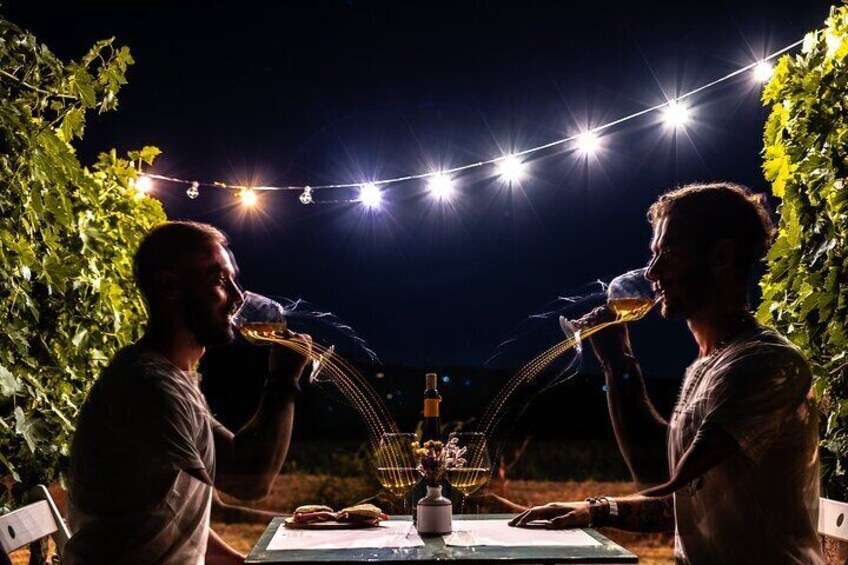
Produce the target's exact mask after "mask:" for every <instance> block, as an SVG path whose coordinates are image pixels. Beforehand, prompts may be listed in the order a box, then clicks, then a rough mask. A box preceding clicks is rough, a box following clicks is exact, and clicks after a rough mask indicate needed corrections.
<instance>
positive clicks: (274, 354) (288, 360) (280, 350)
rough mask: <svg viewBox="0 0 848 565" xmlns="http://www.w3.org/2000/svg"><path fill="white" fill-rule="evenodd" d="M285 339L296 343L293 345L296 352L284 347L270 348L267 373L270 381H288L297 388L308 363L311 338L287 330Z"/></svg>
mask: <svg viewBox="0 0 848 565" xmlns="http://www.w3.org/2000/svg"><path fill="white" fill-rule="evenodd" d="M286 338H287V339H291V340H292V341H294V342H296V343H295V344H294V345H295V347H296V348H297V349H298V351H295V350H294V349H291V348H289V347H284V346H276V347H272V348H271V353H270V354H269V356H268V371H269V372H270V373H271V378H272V379H274V380H278V379H280V380H281V379H290V380H291V383H292V384H293V385H295V386H297V383H298V381H299V380H300V376H301V375H302V374H303V369H304V367H306V364H307V363H308V362H309V353H310V352H311V351H312V338H311V337H310V336H309V335H307V334H298V333H294V332H292V331H289V330H286ZM301 350H302V351H301Z"/></svg>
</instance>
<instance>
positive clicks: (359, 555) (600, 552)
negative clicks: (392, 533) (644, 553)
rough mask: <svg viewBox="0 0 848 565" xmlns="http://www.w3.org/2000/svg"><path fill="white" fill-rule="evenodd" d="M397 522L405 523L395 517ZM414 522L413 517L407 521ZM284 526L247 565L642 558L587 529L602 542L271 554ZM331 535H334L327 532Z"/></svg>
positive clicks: (276, 523)
mask: <svg viewBox="0 0 848 565" xmlns="http://www.w3.org/2000/svg"><path fill="white" fill-rule="evenodd" d="M512 517H513V515H512V514H480V515H455V516H454V520H509V519H510V518H512ZM392 519H393V520H399V519H403V518H401V517H395V516H392ZM406 519H407V520H411V517H406ZM282 522H283V518H279V517H278V518H274V519H273V520H272V521H271V523H270V524H269V525H268V528H267V529H266V530H265V533H263V534H262V537H260V538H259V541H258V542H256V545H255V546H254V547H253V549H252V550H251V551H250V554H249V555H248V556H247V560H246V561H245V563H263V564H269V563H277V564H281V563H296V564H298V565H303V564H307V563H311V564H317V563H329V562H354V561H370V562H379V563H381V564H382V563H387V564H395V563H403V562H407V561H416V562H418V563H421V564H423V563H435V562H436V561H445V560H449V561H453V562H456V563H457V564H460V563H468V564H471V565H483V564H486V563H495V562H496V563H503V564H509V565H512V564H514V563H515V564H517V563H638V562H639V558H638V557H636V555H634V554H633V553H631V552H629V551H627V550H626V549H624V548H623V547H621V546H620V545H617V544H615V543H613V542H612V541H610V540H609V539H607V538H605V537H604V536H602V535H601V534H599V533H598V532H596V531H595V530H592V529H588V528H586V529H584V530H583V531H584V532H586V533H587V534H588V535H590V536H591V537H593V538H594V539H596V540H597V541H599V542H600V545H598V546H591V547H491V546H478V547H454V546H447V545H445V543H444V539H443V538H442V537H441V536H437V537H426V538H423V540H424V546H423V547H415V548H408V549H393V548H384V549H344V550H340V549H333V550H329V549H328V550H325V549H322V550H303V551H299V550H284V551H269V550H268V549H267V547H268V543H269V542H270V541H271V538H272V537H273V536H274V533H275V532H276V531H277V528H279V527H280V525H281V524H282ZM327 533H328V534H330V533H331V532H327Z"/></svg>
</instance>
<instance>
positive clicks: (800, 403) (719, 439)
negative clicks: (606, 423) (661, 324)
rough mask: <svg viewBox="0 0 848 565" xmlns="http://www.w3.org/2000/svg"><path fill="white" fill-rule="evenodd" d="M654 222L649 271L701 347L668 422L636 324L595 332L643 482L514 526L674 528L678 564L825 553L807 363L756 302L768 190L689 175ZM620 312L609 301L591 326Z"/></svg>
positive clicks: (808, 559) (625, 444) (618, 419)
mask: <svg viewBox="0 0 848 565" xmlns="http://www.w3.org/2000/svg"><path fill="white" fill-rule="evenodd" d="M648 218H649V220H650V222H651V225H652V226H653V229H654V233H653V240H652V242H651V252H652V254H653V257H652V259H651V261H650V264H649V267H648V270H647V275H646V276H647V278H648V279H649V280H650V281H651V282H652V283H653V286H654V289H655V291H656V292H657V295H658V298H659V301H660V303H661V304H662V315H663V317H665V318H675V319H684V320H685V321H686V323H687V325H688V326H689V330H690V331H691V333H692V335H693V337H694V338H695V341H696V342H697V344H698V348H699V350H700V353H699V356H698V358H697V359H696V360H695V362H694V363H693V364H692V365H691V366H690V367H689V368H688V369H687V371H686V377H685V379H684V381H683V386H682V389H681V393H680V396H679V399H678V401H677V405H676V406H675V408H674V411H673V414H672V416H671V418H670V419H669V421H668V422H666V421H665V420H664V419H663V418H662V417H660V415H659V414H658V413H657V411H656V410H655V409H654V406H653V405H652V404H651V401H650V400H649V398H648V396H647V393H646V389H645V383H644V381H643V379H642V375H641V372H640V370H639V365H638V364H637V362H636V359H635V357H634V355H633V350H632V348H631V345H630V339H629V336H628V330H627V327H626V326H625V325H617V326H613V327H610V328H609V329H607V330H604V331H603V332H599V333H598V334H596V335H595V336H594V337H593V338H592V339H591V341H592V346H593V349H594V351H595V354H596V356H597V357H598V360H599V361H600V363H601V365H602V367H603V369H604V375H605V379H606V384H607V386H608V391H609V392H608V408H609V413H610V418H611V420H612V424H613V429H614V431H615V435H616V439H617V441H618V444H619V448H620V450H621V453H622V455H623V456H624V459H625V461H626V463H627V465H628V467H629V469H630V471H631V473H632V475H633V478H634V480H635V482H636V484H637V486H638V487H639V488H642V489H645V490H643V491H642V492H641V493H640V494H637V495H634V496H628V497H623V498H617V499H614V498H612V497H593V498H589V499H587V500H586V501H585V502H554V503H550V504H547V505H545V506H538V507H535V508H531V509H529V510H527V511H525V512H524V513H522V514H520V515H519V516H517V517H516V518H515V519H513V520H512V522H511V523H510V524H511V525H513V526H528V525H531V523H534V522H535V523H534V524H533V525H544V526H546V527H549V528H574V527H583V526H589V525H591V526H594V527H597V526H611V527H615V528H619V529H624V530H631V531H643V532H644V531H662V530H672V529H673V530H674V532H675V560H676V562H677V563H694V564H701V563H703V564H713V563H721V564H735V563H739V564H742V563H745V564H749V563H797V564H802V563H803V564H810V563H813V564H817V563H823V559H822V555H821V547H820V542H819V539H818V536H817V535H816V524H817V521H818V498H819V473H818V459H817V452H816V447H817V443H818V427H817V414H816V408H815V404H814V400H813V397H812V394H811V390H810V389H811V375H810V370H809V367H808V365H807V363H806V361H805V360H804V358H803V357H802V356H801V354H800V352H799V351H798V350H797V349H796V348H795V347H794V346H792V345H791V344H790V343H789V342H788V341H787V340H786V339H785V338H784V337H782V336H781V335H779V334H778V333H777V332H775V331H774V330H772V329H769V328H766V327H763V326H761V325H759V324H758V323H757V322H756V320H755V319H754V317H753V315H752V314H751V312H750V308H749V305H748V298H747V281H748V277H749V273H750V270H751V267H752V266H753V265H754V264H755V263H756V262H758V261H759V260H760V259H761V258H762V256H763V255H764V253H765V252H766V250H767V249H768V247H769V244H770V242H771V239H772V236H773V232H774V228H773V225H772V223H771V220H770V219H769V216H768V213H767V211H766V209H765V207H764V205H763V203H762V200H761V199H760V198H758V197H756V196H754V195H752V194H751V193H750V191H749V190H748V189H747V188H744V187H742V186H739V185H735V184H730V183H717V184H707V185H689V186H684V187H682V188H679V189H677V190H673V191H671V192H669V193H667V194H665V195H663V196H662V197H660V199H659V200H658V201H657V202H656V203H655V204H653V205H652V206H651V208H650V211H649V213H648ZM611 317H612V316H611V313H610V312H609V311H608V310H607V309H606V308H605V307H603V308H600V309H596V310H595V311H593V312H591V313H590V314H589V315H588V316H586V318H584V319H583V320H581V321H580V324H581V325H583V326H589V325H594V324H595V323H597V322H599V321H601V320H608V319H610V318H611ZM662 446H665V448H666V450H667V451H666V453H667V456H666V455H664V454H663V450H662ZM658 447H659V449H658ZM646 487H647V488H646ZM540 521H541V522H540Z"/></svg>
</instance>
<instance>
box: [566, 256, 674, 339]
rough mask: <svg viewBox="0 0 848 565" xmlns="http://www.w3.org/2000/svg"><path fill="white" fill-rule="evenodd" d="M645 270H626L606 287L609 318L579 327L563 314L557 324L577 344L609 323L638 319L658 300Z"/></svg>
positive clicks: (621, 322) (622, 322)
mask: <svg viewBox="0 0 848 565" xmlns="http://www.w3.org/2000/svg"><path fill="white" fill-rule="evenodd" d="M647 272H648V269H647V268H642V269H636V270H633V271H628V272H626V273H624V274H623V275H619V276H617V277H615V278H614V279H613V280H612V281H611V282H610V284H609V287H607V307H608V308H609V311H610V313H611V318H610V319H607V320H603V321H601V322H600V323H598V324H596V325H594V326H592V327H582V326H580V327H579V326H577V325H576V324H575V323H574V322H572V321H570V320H568V319H566V318H565V316H560V317H559V325H560V328H562V331H563V332H564V333H565V335H566V337H568V338H572V339H574V341H575V342H576V343H579V342H580V340H581V339H582V338H584V337H588V336H590V335H592V334H593V333H595V332H598V331H600V330H602V329H604V328H605V327H607V326H610V325H612V324H624V323H627V322H635V321H636V320H640V319H642V318H643V317H644V316H645V315H646V314H647V313H648V312H650V311H651V308H653V307H654V305H655V304H656V303H657V302H658V300H659V298H658V297H657V295H656V293H655V292H654V289H653V286H652V285H651V281H649V280H648V279H647V277H646V276H645V275H646V274H647Z"/></svg>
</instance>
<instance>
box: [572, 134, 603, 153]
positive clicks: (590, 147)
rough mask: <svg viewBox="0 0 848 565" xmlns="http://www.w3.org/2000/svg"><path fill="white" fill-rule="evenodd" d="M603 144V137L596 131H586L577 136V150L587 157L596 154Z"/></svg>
mask: <svg viewBox="0 0 848 565" xmlns="http://www.w3.org/2000/svg"><path fill="white" fill-rule="evenodd" d="M600 146H601V139H600V138H599V137H598V135H597V134H596V133H595V132H592V131H584V132H583V133H581V134H580V135H578V136H577V150H578V151H580V153H582V154H583V155H585V156H586V157H589V156H591V155H594V154H595V152H596V151H597V150H598V149H599V148H600Z"/></svg>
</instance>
